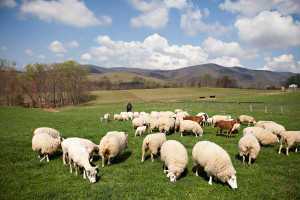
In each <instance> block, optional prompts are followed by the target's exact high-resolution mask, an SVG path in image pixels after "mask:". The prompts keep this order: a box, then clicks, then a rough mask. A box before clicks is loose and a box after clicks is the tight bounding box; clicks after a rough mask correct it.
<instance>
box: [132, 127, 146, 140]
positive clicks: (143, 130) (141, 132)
mask: <svg viewBox="0 0 300 200" xmlns="http://www.w3.org/2000/svg"><path fill="white" fill-rule="evenodd" d="M146 128H147V127H146V126H140V127H138V128H137V129H136V131H135V134H134V137H136V135H137V133H139V134H140V136H142V135H143V133H145V131H146Z"/></svg>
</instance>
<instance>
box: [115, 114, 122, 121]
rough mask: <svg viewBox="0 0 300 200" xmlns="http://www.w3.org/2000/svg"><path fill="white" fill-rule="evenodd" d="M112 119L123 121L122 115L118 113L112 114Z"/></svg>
mask: <svg viewBox="0 0 300 200" xmlns="http://www.w3.org/2000/svg"><path fill="white" fill-rule="evenodd" d="M114 120H117V121H123V120H124V119H123V117H122V116H121V115H119V114H114Z"/></svg>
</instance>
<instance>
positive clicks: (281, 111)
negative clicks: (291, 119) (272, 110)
mask: <svg viewBox="0 0 300 200" xmlns="http://www.w3.org/2000/svg"><path fill="white" fill-rule="evenodd" d="M280 113H281V114H282V113H283V105H282V104H281V110H280Z"/></svg>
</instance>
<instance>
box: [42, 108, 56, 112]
mask: <svg viewBox="0 0 300 200" xmlns="http://www.w3.org/2000/svg"><path fill="white" fill-rule="evenodd" d="M43 110H44V111H47V112H59V110H56V109H54V108H45V109H43Z"/></svg>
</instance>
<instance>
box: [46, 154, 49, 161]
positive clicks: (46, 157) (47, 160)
mask: <svg viewBox="0 0 300 200" xmlns="http://www.w3.org/2000/svg"><path fill="white" fill-rule="evenodd" d="M46 158H47V162H49V156H48V154H46Z"/></svg>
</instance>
